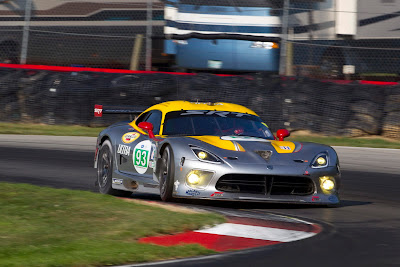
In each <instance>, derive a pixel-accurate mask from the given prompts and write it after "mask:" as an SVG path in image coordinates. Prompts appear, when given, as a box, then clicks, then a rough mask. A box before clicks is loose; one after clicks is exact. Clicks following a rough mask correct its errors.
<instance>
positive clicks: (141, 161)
mask: <svg viewBox="0 0 400 267" xmlns="http://www.w3.org/2000/svg"><path fill="white" fill-rule="evenodd" d="M133 151H134V152H133V157H132V159H133V165H134V166H135V169H136V171H137V172H138V173H140V174H143V173H145V172H146V171H147V169H148V167H149V159H150V152H151V142H150V141H148V140H146V141H142V142H140V143H138V144H137V145H136V146H135V148H134V150H133Z"/></svg>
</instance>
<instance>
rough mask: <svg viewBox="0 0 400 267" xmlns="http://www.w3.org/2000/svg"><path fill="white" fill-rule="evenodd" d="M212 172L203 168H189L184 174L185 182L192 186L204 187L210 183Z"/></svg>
mask: <svg viewBox="0 0 400 267" xmlns="http://www.w3.org/2000/svg"><path fill="white" fill-rule="evenodd" d="M213 175H214V173H213V172H209V171H203V170H191V171H190V172H189V173H188V174H187V175H186V184H187V185H188V186H190V187H192V188H196V189H204V188H206V187H207V185H208V184H209V183H210V180H211V178H212V177H213Z"/></svg>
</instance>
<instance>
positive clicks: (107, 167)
mask: <svg viewBox="0 0 400 267" xmlns="http://www.w3.org/2000/svg"><path fill="white" fill-rule="evenodd" d="M113 164H114V162H113V153H112V145H111V142H110V141H109V140H106V141H104V143H103V144H102V146H101V148H100V151H99V160H98V162H97V183H98V186H99V192H100V193H102V194H108V195H113V196H118V197H127V196H130V195H131V194H132V192H129V191H123V190H116V189H113V188H112V174H113Z"/></svg>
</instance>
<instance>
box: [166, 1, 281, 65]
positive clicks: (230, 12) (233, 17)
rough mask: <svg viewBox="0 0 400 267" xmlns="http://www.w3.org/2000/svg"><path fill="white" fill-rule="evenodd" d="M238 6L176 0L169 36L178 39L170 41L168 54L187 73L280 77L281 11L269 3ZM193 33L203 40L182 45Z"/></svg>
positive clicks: (169, 13) (170, 14) (168, 23)
mask: <svg viewBox="0 0 400 267" xmlns="http://www.w3.org/2000/svg"><path fill="white" fill-rule="evenodd" d="M238 2H240V3H239V4H238V5H240V6H232V1H224V0H220V1H204V0H196V1H176V0H175V1H170V2H169V4H166V8H165V20H166V26H165V30H164V33H165V34H166V36H172V40H166V41H165V44H164V52H165V53H166V54H172V55H175V60H176V64H177V66H178V67H179V68H184V69H195V70H219V69H221V70H224V71H271V72H277V71H278V69H279V51H280V49H279V43H278V40H279V36H280V33H281V18H280V14H279V13H280V12H279V11H278V12H277V9H276V8H277V7H276V6H274V4H272V3H269V1H260V0H255V1H254V0H250V1H236V3H238ZM210 3H211V4H210ZM190 34H197V36H201V37H200V38H188V39H186V38H182V40H179V39H181V38H180V36H185V35H190ZM210 36H211V37H210ZM246 36H247V37H252V38H247V37H246ZM257 37H259V38H257ZM203 38H204V39H203ZM263 38H264V39H266V40H268V38H270V39H271V40H272V41H260V40H262V39H263ZM245 39H248V40H245ZM251 39H253V40H251Z"/></svg>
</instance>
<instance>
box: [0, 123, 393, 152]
mask: <svg viewBox="0 0 400 267" xmlns="http://www.w3.org/2000/svg"><path fill="white" fill-rule="evenodd" d="M103 129H104V127H86V126H77V125H74V126H71V125H45V124H29V123H3V122H0V134H29V135H59V136H92V137H97V135H98V134H99V133H100V132H101V131H102V130H103ZM287 140H288V141H299V142H315V143H321V144H327V145H331V146H358V147H382V148H398V149H399V148H400V141H397V140H392V139H387V138H382V137H379V136H375V137H358V138H354V137H353V138H349V137H327V136H321V135H316V134H310V133H308V132H305V131H301V132H294V133H292V136H291V137H289V138H287Z"/></svg>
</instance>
